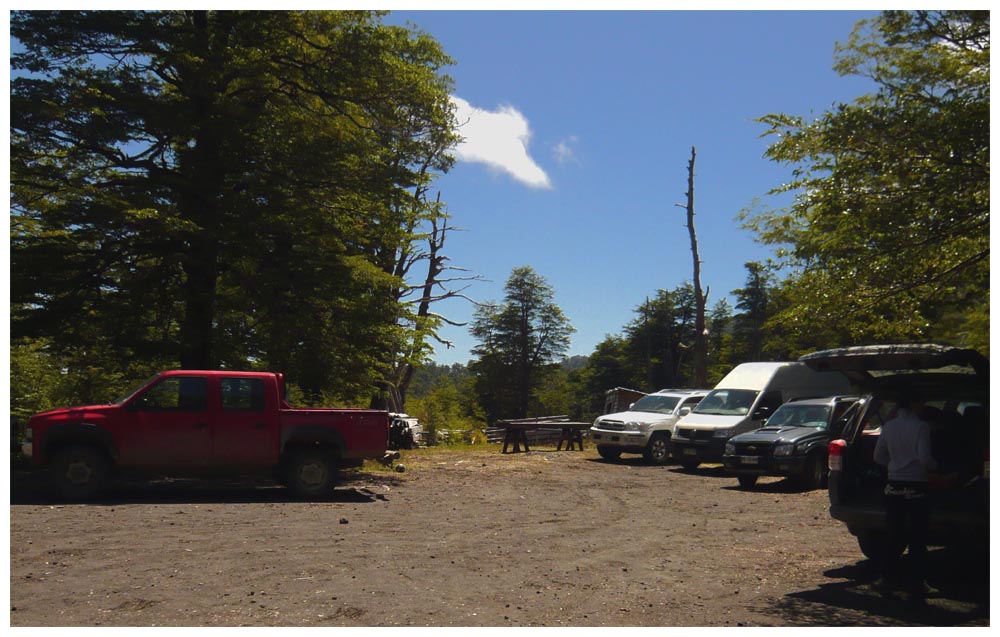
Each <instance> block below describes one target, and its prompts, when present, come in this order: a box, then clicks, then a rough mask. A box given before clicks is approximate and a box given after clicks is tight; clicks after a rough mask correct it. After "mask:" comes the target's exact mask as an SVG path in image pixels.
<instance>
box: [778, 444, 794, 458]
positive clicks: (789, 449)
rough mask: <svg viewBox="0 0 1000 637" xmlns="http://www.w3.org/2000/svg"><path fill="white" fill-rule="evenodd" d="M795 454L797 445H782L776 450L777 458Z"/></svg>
mask: <svg viewBox="0 0 1000 637" xmlns="http://www.w3.org/2000/svg"><path fill="white" fill-rule="evenodd" d="M793 453H795V445H790V444H787V443H786V444H782V445H778V446H777V447H775V448H774V455H776V456H790V455H792V454H793Z"/></svg>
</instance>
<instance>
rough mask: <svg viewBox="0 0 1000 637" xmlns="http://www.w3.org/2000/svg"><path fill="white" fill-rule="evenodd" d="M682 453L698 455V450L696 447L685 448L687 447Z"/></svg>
mask: <svg viewBox="0 0 1000 637" xmlns="http://www.w3.org/2000/svg"><path fill="white" fill-rule="evenodd" d="M684 455H685V456H697V455H698V450H697V449H691V448H687V449H685V450H684Z"/></svg>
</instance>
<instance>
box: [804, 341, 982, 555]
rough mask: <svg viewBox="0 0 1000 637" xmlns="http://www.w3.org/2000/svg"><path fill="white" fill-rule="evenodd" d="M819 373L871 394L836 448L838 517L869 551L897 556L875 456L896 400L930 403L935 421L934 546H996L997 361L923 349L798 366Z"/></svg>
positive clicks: (848, 352)
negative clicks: (992, 413)
mask: <svg viewBox="0 0 1000 637" xmlns="http://www.w3.org/2000/svg"><path fill="white" fill-rule="evenodd" d="M799 360H800V361H802V362H803V363H805V364H806V365H809V366H810V367H812V368H813V369H816V370H824V371H826V370H836V371H840V372H843V373H844V374H847V375H849V376H850V378H851V381H852V382H853V383H854V384H855V385H857V386H858V387H859V388H861V389H863V390H864V391H867V392H869V394H868V395H866V396H865V397H863V398H862V400H861V401H860V402H859V405H858V409H857V410H856V411H855V412H854V414H853V415H852V416H851V418H850V419H849V420H848V422H846V423H845V424H844V427H843V428H842V429H841V431H840V432H839V434H838V436H837V437H836V438H835V439H834V440H832V441H831V442H830V447H829V469H830V476H829V487H828V490H829V497H830V515H831V517H833V518H834V519H835V520H839V521H841V522H843V523H844V525H845V526H846V527H847V530H848V531H849V532H850V533H851V534H853V535H854V536H855V537H856V538H857V541H858V546H859V548H860V549H861V552H862V553H864V555H865V556H866V557H868V558H871V559H872V560H876V561H878V560H880V559H881V558H882V557H884V556H885V555H886V553H887V551H889V550H890V549H889V544H888V531H887V526H886V517H885V506H884V496H883V489H884V488H885V484H886V469H885V467H883V466H882V465H880V464H878V463H876V462H875V460H874V458H873V453H874V450H875V444H876V443H877V442H878V437H879V435H880V433H881V428H882V425H883V424H884V423H885V422H888V421H889V420H890V419H892V418H893V417H894V416H895V413H896V409H897V406H896V402H895V399H896V397H898V396H899V395H900V394H903V393H912V394H916V395H918V396H920V397H921V400H922V401H923V409H922V411H921V412H920V417H921V418H922V419H924V420H925V421H927V422H928V423H929V424H930V428H931V454H932V455H933V456H934V459H935V460H936V461H937V463H938V471H937V473H936V474H932V475H931V480H930V482H929V485H928V487H929V492H928V504H929V506H930V522H929V524H930V527H929V535H928V544H929V545H931V546H952V547H959V548H963V549H966V550H979V551H982V552H983V554H984V555H986V556H987V557H988V555H989V539H990V496H989V476H990V463H989V457H990V449H989V440H990V432H989V428H990V423H989V402H990V387H989V360H988V359H987V358H986V357H985V356H983V355H982V354H980V353H978V352H976V351H975V350H971V349H962V348H957V347H950V346H946V345H937V344H927V343H917V344H896V345H871V346H859V347H845V348H841V349H835V350H825V351H821V352H814V353H812V354H806V355H805V356H803V357H801V358H800V359H799Z"/></svg>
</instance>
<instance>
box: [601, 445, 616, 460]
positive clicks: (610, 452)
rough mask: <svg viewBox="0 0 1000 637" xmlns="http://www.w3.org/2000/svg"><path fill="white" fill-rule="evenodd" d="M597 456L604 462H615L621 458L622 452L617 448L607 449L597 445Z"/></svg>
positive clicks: (607, 447)
mask: <svg viewBox="0 0 1000 637" xmlns="http://www.w3.org/2000/svg"><path fill="white" fill-rule="evenodd" d="M597 454H598V455H599V456H601V457H602V458H604V459H605V460H617V459H618V458H621V457H622V450H621V449H619V448H618V447H609V446H607V445H597Z"/></svg>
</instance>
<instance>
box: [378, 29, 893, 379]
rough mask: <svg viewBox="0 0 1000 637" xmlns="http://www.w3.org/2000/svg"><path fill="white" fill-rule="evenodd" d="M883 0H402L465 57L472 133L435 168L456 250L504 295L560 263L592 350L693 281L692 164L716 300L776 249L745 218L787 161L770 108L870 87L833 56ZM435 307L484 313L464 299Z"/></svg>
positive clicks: (462, 87) (785, 173) (464, 93)
mask: <svg viewBox="0 0 1000 637" xmlns="http://www.w3.org/2000/svg"><path fill="white" fill-rule="evenodd" d="M874 15H876V13H875V12H872V11H394V12H392V13H391V14H390V16H388V17H387V18H386V22H389V23H393V24H403V23H410V24H412V25H414V26H416V27H418V28H419V29H421V30H423V31H426V32H427V33H429V34H431V35H432V36H434V38H435V39H436V40H438V41H439V42H440V43H441V44H442V45H443V47H444V49H445V51H446V52H447V53H448V54H449V55H450V56H451V57H453V58H454V59H455V65H454V66H453V67H450V68H449V69H448V74H449V75H451V76H452V78H453V79H454V80H455V91H454V98H455V101H456V104H457V105H458V112H459V115H460V119H461V120H462V121H463V122H467V123H466V124H465V125H464V126H463V128H462V129H461V133H462V134H463V136H465V137H466V141H465V143H464V144H463V145H462V146H460V147H459V148H458V149H457V150H456V153H457V155H458V157H459V161H458V163H457V165H456V166H455V168H454V169H452V171H451V172H449V173H448V174H446V175H444V176H442V177H441V178H440V179H439V180H438V182H437V184H436V185H437V189H438V190H440V192H441V198H442V200H443V201H444V202H446V203H447V205H448V209H449V212H450V213H451V215H452V217H453V218H452V224H453V225H455V226H457V227H460V228H463V229H464V231H463V232H461V233H454V234H452V235H451V236H450V237H449V239H448V244H447V246H446V252H447V254H448V255H449V256H450V258H451V263H452V265H455V266H459V267H463V268H467V269H469V270H470V273H472V274H478V275H481V276H483V277H485V278H486V279H488V281H486V282H477V283H475V284H473V285H472V286H471V287H470V288H469V289H468V290H467V291H466V293H467V294H468V295H469V296H471V297H472V298H474V299H476V300H478V301H490V300H493V301H499V300H502V298H503V286H504V283H505V282H506V280H507V278H508V277H509V275H510V272H511V270H512V269H513V268H515V267H518V266H522V265H529V266H531V267H533V268H534V269H535V271H537V272H538V273H539V274H541V275H542V276H543V277H545V278H546V280H547V281H548V282H549V284H550V285H551V286H552V288H553V289H554V291H555V302H556V303H557V304H558V305H559V306H560V307H561V308H562V309H563V311H564V312H565V314H566V315H567V317H568V318H569V319H570V321H571V322H572V324H573V326H574V327H575V328H576V333H575V334H574V335H573V340H572V345H571V347H570V351H569V352H568V354H569V355H576V354H584V355H586V354H590V353H592V352H593V350H594V347H595V346H596V345H597V344H598V343H599V342H601V341H602V340H604V338H605V337H606V336H607V335H609V334H618V333H620V332H621V331H622V328H623V327H624V326H625V325H626V324H627V323H628V322H629V321H631V320H632V319H633V318H634V316H635V314H634V311H633V310H634V309H635V308H636V307H637V306H638V305H639V304H641V303H642V302H643V301H644V300H645V298H646V297H647V296H652V295H654V294H655V292H656V290H658V289H673V288H675V287H677V286H678V285H681V284H682V283H683V282H685V281H690V280H691V276H692V275H691V271H692V258H691V251H690V242H689V238H688V234H687V230H686V228H685V211H684V209H683V208H681V207H678V206H677V204H683V203H685V192H686V190H687V163H688V160H689V159H690V154H691V148H692V147H695V148H696V149H697V161H696V164H695V208H696V215H697V216H696V220H695V226H696V230H697V232H698V240H699V249H700V253H701V259H702V261H703V265H702V284H703V286H707V287H710V289H711V293H710V298H709V306H711V305H714V303H715V302H716V301H717V300H718V299H720V298H722V297H723V296H725V297H729V296H730V294H729V293H730V292H731V291H732V290H733V289H736V288H739V287H742V285H743V283H744V281H745V279H746V270H745V268H744V263H746V262H747V261H753V260H764V259H766V258H767V257H768V256H770V255H771V254H772V249H771V248H769V247H767V246H761V245H759V244H757V243H755V241H754V238H753V236H752V235H751V233H750V232H748V231H747V230H744V229H742V228H740V227H739V225H738V223H737V222H736V221H735V217H736V215H737V214H738V213H739V212H740V211H741V210H743V209H745V208H748V207H755V206H759V205H761V203H764V204H773V203H775V202H773V201H771V200H770V198H768V197H767V195H766V193H767V192H768V190H770V189H771V188H774V187H776V186H778V185H779V184H781V183H783V182H784V181H786V180H787V179H788V178H789V176H790V168H789V167H785V166H781V165H778V164H774V163H773V162H770V161H768V160H766V159H765V158H764V157H763V154H764V152H765V150H766V148H767V146H768V140H767V139H765V138H761V135H762V133H763V132H764V127H763V126H762V125H760V124H757V123H755V122H754V121H753V120H754V119H755V118H758V117H761V116H763V115H766V114H768V113H772V112H783V113H788V114H795V115H803V116H810V115H819V114H820V113H822V112H824V111H826V110H828V109H830V108H831V107H832V106H834V105H835V104H836V103H839V102H847V101H851V100H853V99H854V98H855V97H857V96H859V95H861V94H864V93H867V92H870V91H871V88H872V87H871V85H870V84H868V83H867V82H866V81H865V80H863V79H862V78H855V77H840V76H839V75H837V74H836V73H835V72H834V71H833V70H832V66H833V61H834V58H833V54H834V46H835V43H836V42H838V41H840V42H844V41H846V40H847V38H848V36H849V35H850V33H851V29H852V28H853V26H854V25H855V23H856V22H858V21H859V20H861V19H864V18H867V17H872V16H874ZM436 310H437V311H438V312H439V313H441V314H444V315H445V316H447V317H448V318H450V319H452V320H456V321H469V320H471V318H472V314H473V306H472V304H471V303H468V302H466V301H458V300H452V301H448V302H446V303H441V304H439V305H438V306H437V308H436ZM442 336H443V337H444V338H446V339H448V340H450V341H452V342H453V343H454V347H453V348H451V349H447V348H445V347H442V346H439V347H437V348H436V349H437V352H436V355H435V356H434V359H435V360H436V361H437V362H439V363H443V364H451V363H455V362H458V363H466V362H468V360H469V359H470V358H471V356H470V353H469V350H470V348H471V347H473V346H474V345H475V341H474V339H472V337H471V336H470V335H469V334H468V328H462V327H446V328H445V329H444V330H442Z"/></svg>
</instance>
